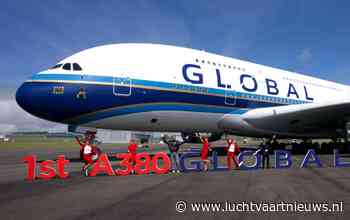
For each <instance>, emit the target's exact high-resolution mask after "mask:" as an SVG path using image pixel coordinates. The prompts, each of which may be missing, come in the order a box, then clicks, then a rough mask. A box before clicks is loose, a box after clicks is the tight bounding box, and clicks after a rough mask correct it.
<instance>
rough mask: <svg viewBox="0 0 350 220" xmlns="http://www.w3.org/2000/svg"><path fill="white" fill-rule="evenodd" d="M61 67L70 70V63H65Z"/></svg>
mask: <svg viewBox="0 0 350 220" xmlns="http://www.w3.org/2000/svg"><path fill="white" fill-rule="evenodd" d="M62 68H63V69H64V70H71V64H70V63H65V64H64V65H63V67H62Z"/></svg>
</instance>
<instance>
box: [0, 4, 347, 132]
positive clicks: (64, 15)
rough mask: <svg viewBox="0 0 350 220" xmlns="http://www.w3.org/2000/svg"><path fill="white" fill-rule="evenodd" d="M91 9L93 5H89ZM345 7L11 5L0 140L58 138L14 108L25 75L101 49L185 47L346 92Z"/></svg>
mask: <svg viewBox="0 0 350 220" xmlns="http://www.w3.org/2000/svg"><path fill="white" fill-rule="evenodd" d="M97 2H98V3H97ZM349 11H350V1H321V0H320V1H313V0H307V1H305V0H302V1H298V0H293V1H290V0H288V1H283V0H273V1H268V0H264V1H247V0H245V1H212V0H208V1H204V0H201V1H199V0H198V1H195V0H193V1H190V0H183V1H180V0H177V1H171V0H168V1H167V0H158V1H151V0H150V1H147V0H143V1H141V0H140V1H131V0H130V1H126V0H125V1H116V0H114V1H106V0H105V1H93V0H91V1H89V0H81V1H79V0H74V1H71V0H66V1H64V0H57V1H30V0H27V1H19V0H2V1H1V7H0V27H1V32H0V45H1V47H0V57H1V59H0V66H1V69H2V71H1V73H0V74H1V81H0V89H1V93H0V107H1V115H0V133H2V132H9V131H15V130H38V129H40V130H48V129H50V130H51V131H61V130H63V129H64V128H65V127H64V126H62V125H58V124H54V123H49V122H45V121H43V120H39V119H36V118H34V117H32V116H29V115H28V114H26V113H25V112H23V111H22V110H21V109H20V108H19V107H18V106H17V105H16V103H15V101H14V93H15V90H16V88H17V87H18V86H19V85H20V84H21V83H22V82H23V81H24V80H25V79H27V78H28V77H30V76H31V75H32V74H34V73H36V72H38V71H40V70H43V69H47V68H48V67H49V66H52V65H53V64H55V63H56V62H57V61H59V60H61V59H63V58H64V57H66V56H69V55H71V54H73V53H76V52H78V51H80V50H82V49H86V48H89V47H94V46H98V45H102V44H109V43H125V42H151V43H162V44H171V45H177V46H185V47H190V48H196V49H204V50H206V51H210V52H214V53H219V54H222V55H225V56H231V57H235V58H239V59H245V60H249V61H252V62H255V63H260V64H265V65H269V66H274V67H278V68H283V69H288V70H293V71H297V72H301V73H306V74H309V75H313V76H316V77H320V78H324V79H329V80H333V81H337V82H341V83H346V84H350V64H349V63H350V62H349V61H350V56H349V55H350V52H349V51H350V43H349V39H350V25H349V21H350V13H349Z"/></svg>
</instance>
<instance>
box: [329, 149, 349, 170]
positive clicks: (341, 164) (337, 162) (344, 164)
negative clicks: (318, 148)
mask: <svg viewBox="0 0 350 220" xmlns="http://www.w3.org/2000/svg"><path fill="white" fill-rule="evenodd" d="M333 152H334V160H333V161H334V167H350V163H349V162H340V154H339V151H338V149H334V151H333Z"/></svg>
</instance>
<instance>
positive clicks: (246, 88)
mask: <svg viewBox="0 0 350 220" xmlns="http://www.w3.org/2000/svg"><path fill="white" fill-rule="evenodd" d="M245 78H249V79H251V80H252V82H253V83H254V85H253V86H252V87H251V88H248V87H247V86H245V85H244V79H245ZM240 81H241V85H242V88H243V89H244V90H245V91H248V92H255V91H256V90H257V89H258V83H257V82H256V79H255V78H254V77H252V76H251V75H248V74H243V75H241V77H240Z"/></svg>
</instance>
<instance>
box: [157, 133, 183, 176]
mask: <svg viewBox="0 0 350 220" xmlns="http://www.w3.org/2000/svg"><path fill="white" fill-rule="evenodd" d="M162 139H163V142H164V143H165V144H167V145H168V149H169V152H170V160H171V169H172V172H173V173H175V172H177V173H180V170H179V161H180V159H179V153H178V152H179V149H180V146H181V145H182V144H184V143H185V141H178V140H176V139H175V138H173V139H170V140H167V138H166V137H163V138H162Z"/></svg>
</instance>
